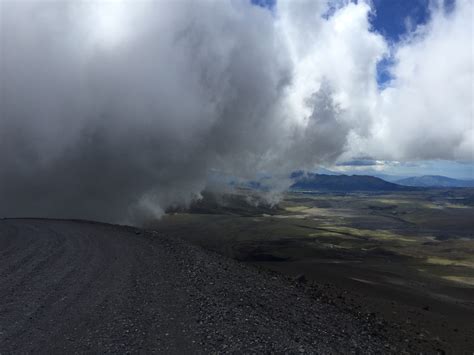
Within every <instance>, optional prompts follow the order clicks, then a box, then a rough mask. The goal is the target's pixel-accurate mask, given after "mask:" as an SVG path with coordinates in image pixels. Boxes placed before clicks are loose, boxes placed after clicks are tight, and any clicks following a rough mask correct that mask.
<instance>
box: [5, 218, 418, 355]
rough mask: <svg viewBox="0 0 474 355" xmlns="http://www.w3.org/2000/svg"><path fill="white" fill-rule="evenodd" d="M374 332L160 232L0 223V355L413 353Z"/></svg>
mask: <svg viewBox="0 0 474 355" xmlns="http://www.w3.org/2000/svg"><path fill="white" fill-rule="evenodd" d="M382 328H383V326H381V325H380V324H376V322H375V320H373V319H372V318H370V317H369V318H366V317H362V316H357V315H356V314H355V313H353V312H349V311H344V310H343V309H341V308H337V307H335V306H333V305H331V304H330V303H322V302H319V301H318V300H317V298H315V297H312V296H311V295H310V293H308V292H307V290H306V286H302V285H300V284H299V283H297V282H295V281H290V280H288V279H286V278H284V277H283V276H279V275H278V274H273V273H270V272H267V271H262V270H258V269H256V268H253V267H251V266H246V265H244V264H242V263H239V262H237V261H233V260H230V259H227V258H225V257H223V256H219V255H216V254H213V253H212V252H208V251H205V250H203V249H201V248H199V247H196V246H191V245H189V244H187V243H185V242H183V241H180V240H176V239H170V238H167V237H166V236H163V235H161V234H160V233H158V232H154V231H144V230H139V229H135V228H131V227H124V226H116V225H106V224H99V223H92V222H84V221H66V220H39V219H5V220H0V353H12V352H14V353H26V352H47V353H59V352H114V353H117V352H120V353H124V352H128V351H133V352H137V351H146V352H153V351H154V352H166V353H209V352H236V351H237V352H290V353H294V352H299V353H304V352H310V353H314V352H317V353H349V352H357V351H362V352H363V353H380V352H387V351H393V352H398V351H400V350H402V351H403V350H407V349H408V350H409V348H408V347H409V346H410V343H408V340H406V341H405V342H400V339H396V338H395V337H393V336H387V335H386V333H384V329H382ZM402 344H403V345H402Z"/></svg>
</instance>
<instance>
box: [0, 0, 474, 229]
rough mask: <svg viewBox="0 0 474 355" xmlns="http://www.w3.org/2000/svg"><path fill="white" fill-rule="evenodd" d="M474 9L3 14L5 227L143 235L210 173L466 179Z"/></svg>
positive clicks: (241, 4) (237, 6)
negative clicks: (34, 224) (78, 223)
mask: <svg viewBox="0 0 474 355" xmlns="http://www.w3.org/2000/svg"><path fill="white" fill-rule="evenodd" d="M473 7H474V4H473V2H472V1H469V0H457V1H455V2H454V1H452V0H451V1H449V2H446V1H441V0H430V1H425V0H418V1H416V0H411V1H408V0H403V1H402V0H400V1H391V0H366V1H363V0H361V1H345V0H328V1H323V0H321V1H314V0H298V1H290V0H276V1H274V0H253V1H248V0H206V1H204V0H202V1H201V0H198V1H196V0H194V1H191V0H189V1H187V0H182V1H173V2H165V1H159V0H156V1H138V2H137V1H131V0H78V1H66V0H31V1H30V0H24V1H13V0H0V61H1V62H0V100H1V101H0V102H1V105H0V163H1V169H0V215H1V216H25V215H40V216H46V217H48V216H56V217H75V218H89V219H100V220H105V221H111V222H130V221H132V222H139V221H140V220H143V219H147V218H150V217H157V216H160V215H161V214H162V213H163V212H164V210H165V209H166V208H168V207H170V206H175V205H182V204H187V203H189V202H190V201H192V200H193V199H195V198H199V196H200V193H201V192H202V191H203V189H215V190H221V189H225V188H227V187H226V186H218V185H219V184H218V183H217V182H216V181H215V179H212V176H216V174H218V175H225V176H232V177H234V178H238V179H253V178H255V177H256V176H262V174H263V175H264V176H271V177H272V187H273V190H274V191H277V192H278V191H283V190H284V189H285V188H286V187H288V186H289V183H290V182H289V180H288V176H289V174H290V173H291V171H294V170H297V169H305V170H316V169H318V167H321V166H324V167H327V168H330V169H332V168H334V169H337V170H342V171H345V172H347V173H351V172H353V171H357V172H359V171H361V170H363V169H370V170H373V171H376V172H385V173H389V174H395V175H406V174H409V175H423V174H432V173H436V174H437V175H446V176H450V177H457V178H472V177H473V176H472V173H473V166H474V163H473V161H474V157H473V151H474V127H473V105H474V95H473V82H474V80H473V72H474V69H473V65H474V64H473V62H474V60H473V22H474V21H473V10H474V9H473ZM268 198H273V197H272V196H269V197H268Z"/></svg>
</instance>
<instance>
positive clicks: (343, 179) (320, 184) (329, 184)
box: [291, 171, 413, 192]
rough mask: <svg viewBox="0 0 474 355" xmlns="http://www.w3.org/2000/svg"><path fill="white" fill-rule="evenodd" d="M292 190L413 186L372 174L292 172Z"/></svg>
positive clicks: (390, 189) (344, 189)
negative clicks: (398, 183) (395, 182)
mask: <svg viewBox="0 0 474 355" xmlns="http://www.w3.org/2000/svg"><path fill="white" fill-rule="evenodd" d="M291 178H292V179H293V180H294V181H295V182H294V184H293V185H292V186H291V188H292V189H294V190H322V191H340V192H351V191H406V190H411V189H413V187H408V186H401V185H397V184H394V183H391V182H388V181H385V180H382V179H380V178H378V177H374V176H366V175H326V174H314V173H304V172H300V171H299V172H294V173H293V174H292V175H291Z"/></svg>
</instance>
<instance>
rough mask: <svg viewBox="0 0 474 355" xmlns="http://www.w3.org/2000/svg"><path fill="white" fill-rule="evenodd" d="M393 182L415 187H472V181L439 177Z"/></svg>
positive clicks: (427, 176) (432, 176) (421, 177)
mask: <svg viewBox="0 0 474 355" xmlns="http://www.w3.org/2000/svg"><path fill="white" fill-rule="evenodd" d="M395 182H396V183H397V184H399V185H403V186H416V187H474V180H458V179H452V178H449V177H446V176H439V175H425V176H416V177H409V178H406V179H401V180H397V181H395Z"/></svg>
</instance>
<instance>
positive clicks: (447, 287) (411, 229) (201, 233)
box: [150, 189, 474, 352]
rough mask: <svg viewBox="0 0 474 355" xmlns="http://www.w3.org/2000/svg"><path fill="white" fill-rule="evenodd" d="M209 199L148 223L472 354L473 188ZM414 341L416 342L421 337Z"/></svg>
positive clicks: (445, 346)
mask: <svg viewBox="0 0 474 355" xmlns="http://www.w3.org/2000/svg"><path fill="white" fill-rule="evenodd" d="M246 193H248V192H245V191H241V192H240V195H239V194H238V195H233V196H228V197H227V198H220V199H219V200H218V199H217V198H214V197H212V196H206V197H205V198H204V199H203V200H202V201H200V202H199V203H197V204H196V205H194V206H192V207H191V208H190V209H189V210H187V211H174V212H171V213H168V214H167V215H166V216H165V217H164V218H163V219H162V220H161V221H159V222H153V223H151V224H150V226H151V227H152V228H156V229H159V230H161V231H163V232H166V233H167V234H169V235H171V236H176V237H179V238H182V239H186V240H189V241H191V242H193V243H196V244H198V245H200V246H203V247H205V248H207V249H210V250H213V251H216V252H218V253H221V254H224V255H227V256H230V257H232V258H235V259H238V260H241V261H243V262H247V263H252V264H255V265H257V266H259V267H264V268H267V269H271V270H274V271H278V272H280V273H283V274H286V275H288V276H290V277H297V276H301V275H304V278H305V279H307V280H309V282H314V284H315V285H319V287H321V289H322V291H321V292H322V294H324V296H322V297H323V298H325V299H327V301H328V302H331V303H338V302H340V303H341V306H344V307H348V308H350V309H351V310H352V311H359V310H361V311H370V312H375V313H377V314H379V315H381V316H382V317H383V318H384V319H385V320H387V321H391V322H394V323H398V324H401V327H405V326H406V328H407V329H410V332H411V333H410V335H409V336H410V337H413V336H414V337H417V338H418V339H419V341H420V342H431V341H436V342H438V343H440V344H441V346H442V349H444V350H447V351H454V352H458V351H472V350H474V340H473V339H474V334H473V331H472V329H471V326H470V325H471V324H470V323H471V322H472V319H474V204H473V201H474V189H450V190H438V189H436V190H425V191H410V192H403V193H399V192H397V193H386V194H383V193H381V194H373V193H371V194H368V193H352V194H339V193H317V192H292V193H287V194H286V195H285V196H284V198H283V200H282V201H281V202H280V203H279V204H278V205H277V206H274V207H269V206H266V205H264V204H260V205H259V204H256V203H253V204H252V203H248V196H245V194H246ZM413 332H414V333H413Z"/></svg>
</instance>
